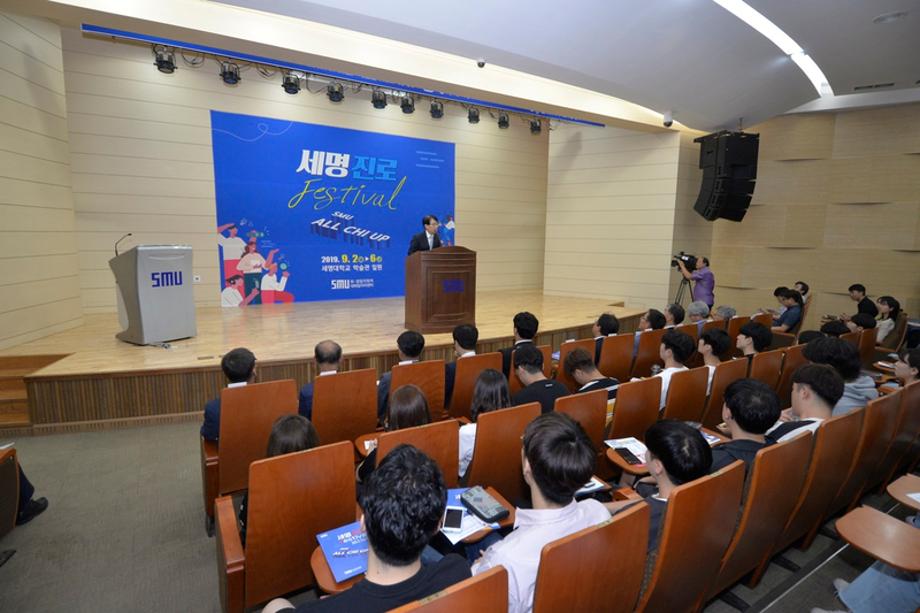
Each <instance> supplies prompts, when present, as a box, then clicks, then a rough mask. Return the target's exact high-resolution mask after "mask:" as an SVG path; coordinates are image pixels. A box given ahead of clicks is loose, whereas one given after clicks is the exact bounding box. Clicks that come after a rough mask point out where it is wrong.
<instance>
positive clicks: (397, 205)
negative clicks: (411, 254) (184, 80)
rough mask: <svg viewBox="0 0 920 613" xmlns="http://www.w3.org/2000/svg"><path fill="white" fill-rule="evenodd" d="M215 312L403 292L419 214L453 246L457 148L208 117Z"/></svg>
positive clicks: (352, 132)
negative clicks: (216, 259)
mask: <svg viewBox="0 0 920 613" xmlns="http://www.w3.org/2000/svg"><path fill="white" fill-rule="evenodd" d="M211 130H212V142H213V153H214V181H215V189H216V196H217V226H218V227H217V231H218V242H219V244H220V257H221V270H222V277H223V281H222V289H223V291H222V293H221V303H222V304H223V305H224V306H241V305H246V304H260V303H267V302H292V301H313V300H341V299H348V298H372V297H384V296H401V295H403V293H404V290H405V268H404V261H405V257H406V251H407V250H408V244H409V239H410V238H411V237H412V235H413V234H416V233H418V232H421V231H422V217H423V216H424V215H426V214H434V215H437V216H438V217H439V219H440V220H441V224H442V225H441V240H442V241H443V243H444V244H446V245H448V244H450V245H452V244H454V238H453V234H454V144H453V143H444V142H439V141H432V140H424V139H418V138H407V137H403V136H392V135H389V134H378V133H375V132H364V131H361V130H349V129H344V128H334V127H330V126H321V125H314V124H307V123H298V122H293V121H282V120H276V119H268V118H265V117H254V116H250V115H237V114H232V113H222V112H217V111H211Z"/></svg>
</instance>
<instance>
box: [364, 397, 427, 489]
mask: <svg viewBox="0 0 920 613" xmlns="http://www.w3.org/2000/svg"><path fill="white" fill-rule="evenodd" d="M430 423H431V412H430V411H429V410H428V399H427V398H425V392H423V391H422V390H421V389H419V388H418V386H415V385H403V386H402V387H400V388H399V389H397V390H396V391H395V392H393V400H392V403H391V404H389V406H388V407H387V413H386V416H385V417H384V420H383V429H384V431H386V432H392V431H394V430H402V429H403V428H412V427H414V426H424V425H425V424H430ZM373 445H374V448H373V449H371V451H370V453H368V454H367V457H366V458H364V461H363V462H361V463H360V464H359V465H358V470H357V472H356V477H357V479H358V482H359V483H364V482H365V481H366V480H367V478H368V477H369V476H370V474H371V473H372V472H374V467H376V465H377V447H376V445H377V443H376V441H374V443H373Z"/></svg>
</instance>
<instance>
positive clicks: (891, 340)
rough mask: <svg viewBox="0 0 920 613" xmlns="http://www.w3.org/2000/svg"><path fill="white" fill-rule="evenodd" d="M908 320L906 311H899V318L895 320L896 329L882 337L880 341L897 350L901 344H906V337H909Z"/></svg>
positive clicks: (885, 345) (886, 347) (892, 349)
mask: <svg viewBox="0 0 920 613" xmlns="http://www.w3.org/2000/svg"><path fill="white" fill-rule="evenodd" d="M907 320H908V315H907V312H906V311H901V312H900V313H898V318H897V319H896V320H895V322H894V330H892V331H891V332H890V333H889V334H888V336H886V337H885V338H883V339H882V342H881V343H880V344H881V346H882V347H884V348H885V349H889V350H891V351H897V350H898V349H900V348H901V345H903V344H904V339H905V338H907Z"/></svg>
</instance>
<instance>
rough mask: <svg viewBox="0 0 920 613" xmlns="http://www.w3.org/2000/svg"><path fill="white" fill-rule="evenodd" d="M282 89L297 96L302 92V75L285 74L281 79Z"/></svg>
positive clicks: (294, 73)
mask: <svg viewBox="0 0 920 613" xmlns="http://www.w3.org/2000/svg"><path fill="white" fill-rule="evenodd" d="M281 87H282V89H284V91H285V92H286V93H288V94H292V95H293V94H296V93H298V92H299V91H300V75H299V74H297V73H296V72H290V71H288V72H285V73H284V77H283V78H282V79H281Z"/></svg>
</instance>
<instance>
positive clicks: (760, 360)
mask: <svg viewBox="0 0 920 613" xmlns="http://www.w3.org/2000/svg"><path fill="white" fill-rule="evenodd" d="M782 369H783V351H782V350H781V349H774V350H773V351H763V352H761V353H758V354H757V355H755V356H754V359H753V360H751V374H750V375H749V376H750V377H751V379H757V380H758V381H763V382H764V383H766V384H767V385H769V386H770V387H772V388H773V389H774V390H775V389H776V386H777V385H779V375H780V372H781V371H782Z"/></svg>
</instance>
